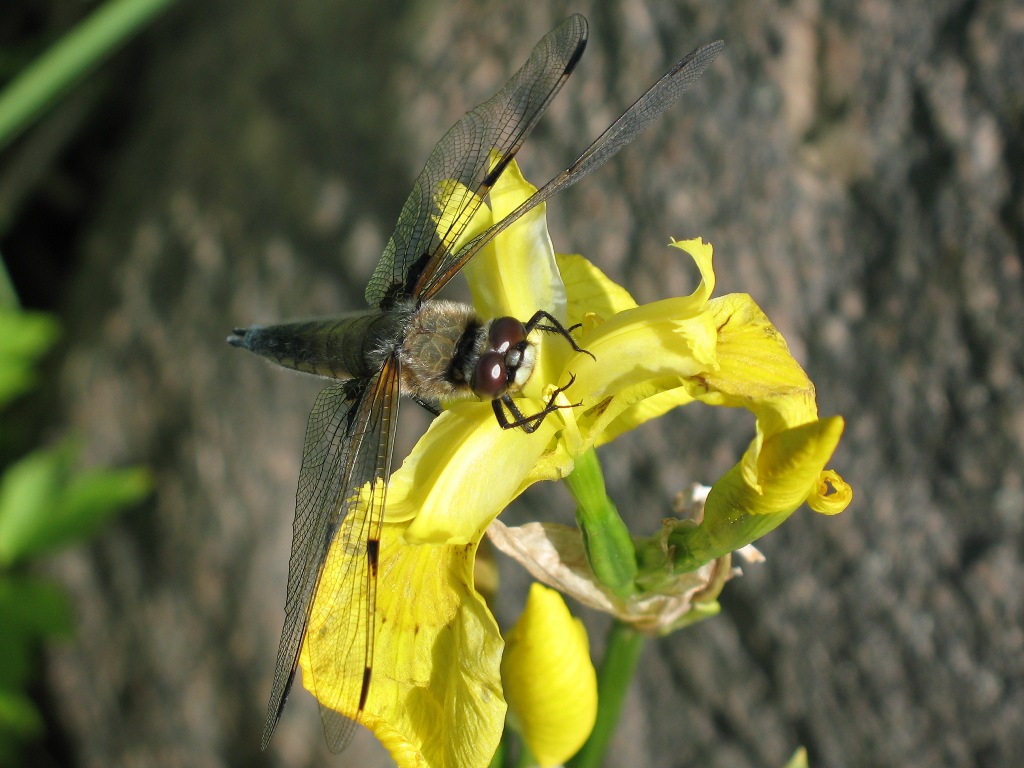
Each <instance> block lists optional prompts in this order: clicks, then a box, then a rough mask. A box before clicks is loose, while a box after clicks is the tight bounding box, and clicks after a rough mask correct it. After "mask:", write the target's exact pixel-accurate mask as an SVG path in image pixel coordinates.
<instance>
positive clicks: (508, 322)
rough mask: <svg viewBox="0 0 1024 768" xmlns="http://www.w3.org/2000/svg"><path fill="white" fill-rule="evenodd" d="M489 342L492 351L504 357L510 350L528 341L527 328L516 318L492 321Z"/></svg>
mask: <svg viewBox="0 0 1024 768" xmlns="http://www.w3.org/2000/svg"><path fill="white" fill-rule="evenodd" d="M487 341H489V342H490V344H491V349H493V350H494V351H495V352H500V353H501V354H503V355H504V354H505V353H506V352H508V350H509V349H510V348H512V347H518V346H519V345H520V344H522V343H523V342H525V341H526V326H525V325H523V324H522V323H521V322H519V321H518V320H516V319H515V318H514V317H499V318H497V319H495V320H492V321H491V327H490V329H489V330H488V331H487Z"/></svg>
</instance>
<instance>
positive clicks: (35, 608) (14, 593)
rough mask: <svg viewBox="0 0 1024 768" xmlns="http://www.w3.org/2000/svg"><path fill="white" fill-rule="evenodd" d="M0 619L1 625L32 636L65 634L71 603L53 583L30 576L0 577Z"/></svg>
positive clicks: (67, 628) (68, 631)
mask: <svg viewBox="0 0 1024 768" xmlns="http://www.w3.org/2000/svg"><path fill="white" fill-rule="evenodd" d="M0 617H2V618H3V626H4V627H5V628H7V627H18V628H21V629H22V630H24V631H25V632H27V633H30V634H35V635H68V634H70V632H71V629H72V621H71V603H70V602H69V601H68V597H67V595H66V594H65V592H64V590H63V589H61V588H60V587H59V586H57V585H56V584H54V583H52V582H49V581H45V580H43V579H40V578H37V577H34V576H24V575H7V576H4V577H0Z"/></svg>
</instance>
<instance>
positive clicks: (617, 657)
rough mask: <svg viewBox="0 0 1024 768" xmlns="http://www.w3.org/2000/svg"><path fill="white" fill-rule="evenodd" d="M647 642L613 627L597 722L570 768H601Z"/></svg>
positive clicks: (602, 673) (616, 625)
mask: <svg viewBox="0 0 1024 768" xmlns="http://www.w3.org/2000/svg"><path fill="white" fill-rule="evenodd" d="M644 639H645V638H644V636H643V635H642V634H640V633H639V632H637V631H636V630H635V629H633V628H632V627H630V626H628V625H626V624H620V623H619V622H615V623H614V624H612V627H611V629H610V630H609V632H608V647H607V648H606V649H605V652H604V660H603V661H602V662H601V669H600V671H599V672H598V675H597V721H596V722H595V723H594V730H593V731H592V732H591V734H590V738H589V739H587V743H586V744H584V745H583V749H581V750H580V751H579V752H577V753H576V756H575V757H573V758H572V760H570V761H569V762H568V763H567V764H566V765H567V766H568V768H599V766H600V765H601V763H602V762H603V761H604V756H605V753H606V752H607V751H608V744H609V743H610V742H611V740H612V736H613V735H614V734H615V726H616V725H617V724H618V722H619V715H620V714H621V713H622V707H623V705H624V704H625V703H626V694H627V693H628V692H629V686H630V683H632V681H633V674H634V672H635V671H636V665H637V663H638V662H639V661H640V653H641V652H642V651H643V649H644Z"/></svg>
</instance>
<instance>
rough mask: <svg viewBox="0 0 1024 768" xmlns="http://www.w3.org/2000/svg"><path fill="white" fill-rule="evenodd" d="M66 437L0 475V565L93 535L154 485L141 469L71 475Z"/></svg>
mask: <svg viewBox="0 0 1024 768" xmlns="http://www.w3.org/2000/svg"><path fill="white" fill-rule="evenodd" d="M74 457H75V449H74V447H73V445H72V443H71V441H69V440H66V441H64V443H62V444H61V445H59V446H57V447H56V448H52V449H48V450H39V451H35V452H33V453H31V454H29V455H28V456H26V457H25V458H23V459H21V460H20V461H18V462H17V463H15V464H13V465H11V467H9V468H8V470H7V472H5V473H4V475H3V477H2V478H0V567H2V566H10V565H11V564H13V563H15V562H17V561H18V560H21V559H24V558H26V557H29V556H31V555H34V554H37V553H39V552H42V551H44V550H47V549H53V548H55V547H58V546H61V545H64V544H68V543H70V542H72V541H74V540H76V539H80V538H82V537H84V536H87V535H89V534H92V533H94V532H95V531H96V530H97V529H98V528H99V527H100V526H102V525H103V523H105V522H106V521H107V520H108V519H109V518H110V517H111V516H113V515H114V514H115V513H117V512H119V511H121V510H123V509H124V508H125V507H128V506H130V505H131V504H134V503H136V502H138V501H140V500H141V499H142V498H144V497H145V496H146V494H148V493H149V492H150V490H151V489H152V487H153V482H152V478H151V476H150V474H149V472H148V471H147V470H145V469H142V468H132V469H120V470H89V471H85V472H78V473H73V472H72V470H71V464H72V461H73V460H74Z"/></svg>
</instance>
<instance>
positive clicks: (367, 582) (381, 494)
mask: <svg viewBox="0 0 1024 768" xmlns="http://www.w3.org/2000/svg"><path fill="white" fill-rule="evenodd" d="M397 415H398V366H397V364H396V363H393V362H388V363H387V364H386V365H385V366H384V368H383V369H382V370H381V371H380V373H378V374H377V375H375V376H373V377H371V378H370V379H356V380H349V381H344V382H340V383H338V384H332V385H331V386H329V387H327V388H325V389H324V390H323V391H321V392H320V394H319V396H318V397H317V400H316V403H315V405H314V406H313V410H312V411H311V412H310V414H309V421H308V423H307V426H306V437H305V443H304V446H303V455H302V469H301V470H300V472H299V486H298V490H297V492H296V502H295V522H294V525H293V532H292V551H291V557H290V558H289V561H288V587H287V597H286V599H285V621H284V628H283V629H282V631H281V641H280V644H279V646H278V652H277V663H276V666H275V669H274V683H273V687H272V689H271V694H270V702H269V704H268V709H267V720H266V724H265V725H264V730H263V742H262V747H263V748H264V749H265V748H266V747H267V745H268V744H269V743H270V739H271V737H272V736H273V734H274V729H275V728H276V727H277V722H278V720H279V719H280V717H281V712H282V710H283V708H284V704H285V700H286V699H287V696H288V692H289V689H290V688H291V685H292V682H293V681H294V678H295V672H296V669H297V668H298V663H299V653H300V650H301V649H302V643H303V637H304V636H305V635H306V633H307V628H308V627H309V625H310V623H311V615H312V611H313V607H314V604H315V603H316V602H317V596H318V595H319V594H320V593H321V592H323V591H324V590H332V591H333V592H332V593H331V595H322V597H325V598H328V599H324V600H322V602H324V603H327V604H331V603H337V602H338V601H339V599H340V598H339V597H338V594H339V593H345V594H344V599H346V600H348V601H350V602H351V603H352V604H353V605H355V606H357V608H356V609H355V610H352V611H346V612H342V613H339V614H336V615H335V614H332V615H331V616H329V617H313V618H314V619H315V621H314V622H313V623H315V624H317V625H318V626H320V627H323V626H325V619H326V620H327V621H329V622H331V624H330V626H331V627H332V631H331V632H330V633H329V634H327V635H324V636H326V637H328V638H329V640H328V641H327V642H324V641H323V640H322V639H321V636H320V635H315V634H312V635H311V636H310V637H309V638H307V640H306V642H307V645H308V651H309V654H310V661H311V664H310V670H309V674H310V675H311V678H312V679H310V680H307V681H306V684H307V687H310V688H311V689H312V690H313V691H314V692H316V691H317V690H318V679H319V677H320V676H321V675H323V676H325V677H326V676H329V677H330V679H331V683H332V684H333V685H334V686H335V688H334V690H333V696H332V697H328V696H326V695H325V696H324V697H323V698H321V697H320V696H317V698H318V700H321V701H323V700H332V701H334V702H337V703H338V704H339V708H341V709H344V710H345V711H346V712H348V713H350V715H349V716H348V717H346V716H345V715H343V714H341V713H340V712H339V711H337V710H335V709H332V708H329V707H327V706H325V705H324V704H323V703H321V706H320V712H321V716H322V718H323V724H324V734H325V736H326V737H327V743H328V746H330V748H331V749H332V750H333V751H336V752H339V751H341V750H342V749H344V748H345V746H346V745H347V744H348V742H349V741H350V740H351V738H352V733H353V731H354V729H355V724H356V722H357V721H358V720H359V717H360V715H361V713H362V709H363V705H364V704H365V702H366V696H367V693H368V691H369V684H370V670H371V668H372V666H373V647H374V606H375V603H376V588H377V554H378V550H379V540H380V526H381V520H382V515H383V510H384V501H385V495H386V485H385V483H384V480H385V479H386V478H387V475H388V472H389V470H390V467H391V457H392V450H393V447H394V437H395V426H396V423H397ZM353 515H354V516H353ZM350 517H352V519H349V518H350ZM346 521H347V522H346ZM339 537H340V540H339V541H337V543H336V542H335V539H337V538H339ZM332 545H334V546H333V548H332Z"/></svg>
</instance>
